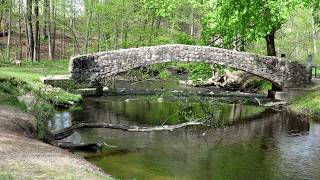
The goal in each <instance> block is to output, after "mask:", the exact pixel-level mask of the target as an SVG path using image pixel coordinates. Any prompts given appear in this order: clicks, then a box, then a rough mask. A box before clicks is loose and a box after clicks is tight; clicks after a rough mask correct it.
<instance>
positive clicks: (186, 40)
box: [177, 33, 197, 45]
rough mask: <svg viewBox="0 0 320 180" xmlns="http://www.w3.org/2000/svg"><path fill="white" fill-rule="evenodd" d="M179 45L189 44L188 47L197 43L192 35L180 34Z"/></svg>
mask: <svg viewBox="0 0 320 180" xmlns="http://www.w3.org/2000/svg"><path fill="white" fill-rule="evenodd" d="M177 43H178V44H188V45H196V44H197V41H196V40H195V38H193V37H192V36H190V35H187V34H183V33H182V34H179V35H178V39H177Z"/></svg>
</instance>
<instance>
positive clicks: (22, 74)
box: [0, 60, 82, 138]
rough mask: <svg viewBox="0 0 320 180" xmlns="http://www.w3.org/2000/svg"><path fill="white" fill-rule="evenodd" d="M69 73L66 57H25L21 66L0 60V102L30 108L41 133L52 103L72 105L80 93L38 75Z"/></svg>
mask: <svg viewBox="0 0 320 180" xmlns="http://www.w3.org/2000/svg"><path fill="white" fill-rule="evenodd" d="M57 74H60V75H61V74H68V61H67V60H61V61H55V62H51V61H42V62H28V61H24V62H23V64H22V66H16V65H12V64H0V105H6V106H14V107H16V108H18V109H20V110H22V111H24V112H29V113H31V114H32V115H34V116H35V117H36V119H37V122H36V126H37V133H38V136H39V138H43V137H44V131H43V130H44V128H45V124H46V120H47V119H48V118H50V116H52V115H53V112H54V107H55V106H63V107H71V106H73V105H76V104H79V103H80V102H81V100H82V98H81V95H79V94H72V93H69V92H67V91H65V90H63V89H61V88H55V87H52V86H50V85H44V84H43V83H42V82H41V81H40V77H43V76H49V75H57Z"/></svg>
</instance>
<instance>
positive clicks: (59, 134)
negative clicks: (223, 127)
mask: <svg viewBox="0 0 320 180" xmlns="http://www.w3.org/2000/svg"><path fill="white" fill-rule="evenodd" d="M197 125H205V124H204V123H203V122H199V121H191V122H185V123H182V124H177V125H164V126H155V127H138V126H126V125H114V124H107V123H80V124H76V125H73V126H70V127H67V128H64V129H61V130H58V131H55V132H52V135H53V138H54V139H55V140H61V139H64V138H66V137H68V136H70V135H71V134H73V132H74V131H76V130H79V129H85V128H109V129H119V130H122V131H130V132H151V131H173V130H175V129H179V128H183V127H187V126H197Z"/></svg>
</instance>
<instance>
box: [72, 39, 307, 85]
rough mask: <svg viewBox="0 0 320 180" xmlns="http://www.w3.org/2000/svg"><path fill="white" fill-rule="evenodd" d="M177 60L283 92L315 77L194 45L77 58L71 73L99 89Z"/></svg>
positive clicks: (276, 61) (271, 60) (276, 62)
mask: <svg viewBox="0 0 320 180" xmlns="http://www.w3.org/2000/svg"><path fill="white" fill-rule="evenodd" d="M174 60H175V61H181V62H206V63H210V64H220V65H223V66H227V67H232V68H235V69H238V70H242V71H245V72H248V73H250V74H253V75H256V76H259V77H261V78H264V79H266V80H269V81H271V82H272V83H273V84H274V85H275V86H277V87H279V88H281V89H285V88H293V87H301V86H304V85H305V84H307V83H309V82H310V79H309V78H310V77H311V75H310V72H309V71H308V68H307V67H306V66H305V65H302V64H300V63H298V62H295V61H288V60H286V59H281V58H277V57H267V56H260V55H256V54H250V53H245V52H236V51H231V50H226V49H219V48H213V47H206V46H190V45H161V46H152V47H141V48H132V49H121V50H113V51H106V52H100V53H96V54H89V55H82V56H77V57H73V58H72V59H71V61H70V72H71V75H72V79H74V80H76V81H77V82H86V83H90V84H92V85H95V84H99V83H101V82H103V80H104V79H105V78H107V77H110V76H112V75H114V74H117V73H120V72H124V71H128V70H130V69H134V68H137V67H141V66H147V65H151V64H158V63H164V62H169V61H174Z"/></svg>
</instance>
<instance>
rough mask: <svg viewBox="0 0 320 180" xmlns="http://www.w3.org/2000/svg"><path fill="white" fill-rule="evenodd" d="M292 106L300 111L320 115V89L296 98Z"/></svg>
mask: <svg viewBox="0 0 320 180" xmlns="http://www.w3.org/2000/svg"><path fill="white" fill-rule="evenodd" d="M290 107H291V109H293V110H294V111H295V112H298V113H304V114H308V115H311V116H315V115H316V116H318V115H319V114H320V91H315V92H311V93H307V94H304V95H302V96H299V97H297V98H295V99H294V100H293V102H292V105H291V106H290Z"/></svg>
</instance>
